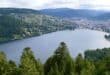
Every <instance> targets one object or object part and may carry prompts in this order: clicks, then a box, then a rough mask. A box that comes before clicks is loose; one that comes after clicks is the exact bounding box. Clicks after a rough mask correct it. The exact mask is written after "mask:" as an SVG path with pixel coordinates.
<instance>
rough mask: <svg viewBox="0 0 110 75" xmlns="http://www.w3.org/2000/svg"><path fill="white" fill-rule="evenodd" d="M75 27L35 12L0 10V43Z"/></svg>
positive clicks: (27, 10) (75, 25) (61, 20)
mask: <svg viewBox="0 0 110 75" xmlns="http://www.w3.org/2000/svg"><path fill="white" fill-rule="evenodd" d="M76 27H77V24H75V23H74V22H69V21H67V20H63V19H60V18H56V17H52V16H48V15H43V14H41V13H40V11H36V10H31V9H14V8H12V9H11V8H7V9H2V8H1V9H0V43H2V42H8V41H13V40H18V39H23V38H28V37H32V36H39V35H42V34H46V33H50V32H55V31H59V30H65V29H72V30H74V29H75V28H76Z"/></svg>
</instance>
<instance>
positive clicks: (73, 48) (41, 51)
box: [0, 29, 110, 62]
mask: <svg viewBox="0 0 110 75" xmlns="http://www.w3.org/2000/svg"><path fill="white" fill-rule="evenodd" d="M105 34H107V33H105V32H101V31H95V30H87V29H77V30H74V31H70V30H65V31H58V32H53V33H49V34H45V35H42V36H39V37H33V38H29V39H24V40H17V41H14V42H9V43H5V44H0V51H4V52H5V53H6V54H7V57H8V59H12V60H14V61H16V62H19V58H20V56H21V54H22V51H23V49H24V48H25V47H31V48H32V50H33V51H34V55H35V56H36V58H40V60H41V61H42V62H45V60H46V59H47V58H48V57H50V56H51V55H52V54H53V52H54V51H55V50H56V48H57V47H58V46H59V43H60V42H62V41H63V42H65V43H66V44H67V46H68V48H69V51H70V54H71V55H72V56H73V57H76V56H77V54H78V53H83V52H84V51H85V50H87V49H97V48H104V47H110V42H109V41H107V40H106V39H105V38H104V35H105Z"/></svg>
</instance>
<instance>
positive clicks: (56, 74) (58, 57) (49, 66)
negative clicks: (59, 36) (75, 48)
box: [44, 42, 74, 75]
mask: <svg viewBox="0 0 110 75" xmlns="http://www.w3.org/2000/svg"><path fill="white" fill-rule="evenodd" d="M44 74H45V75H73V74H74V62H73V59H72V58H71V56H70V54H69V52H68V48H67V46H66V44H65V43H64V42H61V44H60V46H59V47H58V48H57V49H56V51H55V52H54V55H53V56H51V57H50V58H49V59H48V60H47V61H46V63H45V65H44Z"/></svg>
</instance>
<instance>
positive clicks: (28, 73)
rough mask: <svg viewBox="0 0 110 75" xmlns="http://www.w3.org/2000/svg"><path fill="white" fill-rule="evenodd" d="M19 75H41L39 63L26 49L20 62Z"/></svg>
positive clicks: (30, 51)
mask: <svg viewBox="0 0 110 75" xmlns="http://www.w3.org/2000/svg"><path fill="white" fill-rule="evenodd" d="M20 62H21V64H20V67H19V68H20V72H21V75H41V74H42V73H40V72H42V71H41V66H40V63H38V61H37V60H36V59H35V57H34V55H33V52H32V50H31V49H30V48H29V47H27V48H25V49H24V51H23V54H22V56H21V60H20Z"/></svg>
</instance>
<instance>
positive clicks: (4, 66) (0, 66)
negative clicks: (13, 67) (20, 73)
mask: <svg viewBox="0 0 110 75" xmlns="http://www.w3.org/2000/svg"><path fill="white" fill-rule="evenodd" d="M8 73H9V67H8V61H7V58H6V55H5V54H4V53H3V52H0V75H7V74H8Z"/></svg>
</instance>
